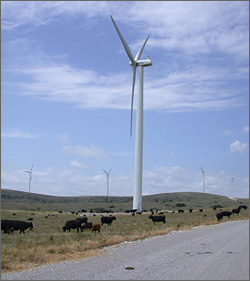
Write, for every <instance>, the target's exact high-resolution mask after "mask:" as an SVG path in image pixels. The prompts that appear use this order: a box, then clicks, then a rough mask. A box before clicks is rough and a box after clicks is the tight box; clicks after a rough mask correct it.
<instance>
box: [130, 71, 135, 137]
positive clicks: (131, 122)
mask: <svg viewBox="0 0 250 281" xmlns="http://www.w3.org/2000/svg"><path fill="white" fill-rule="evenodd" d="M132 71H133V72H132V75H133V80H132V98H131V117H130V137H132V124H133V104H134V91H135V76H136V68H135V67H132Z"/></svg>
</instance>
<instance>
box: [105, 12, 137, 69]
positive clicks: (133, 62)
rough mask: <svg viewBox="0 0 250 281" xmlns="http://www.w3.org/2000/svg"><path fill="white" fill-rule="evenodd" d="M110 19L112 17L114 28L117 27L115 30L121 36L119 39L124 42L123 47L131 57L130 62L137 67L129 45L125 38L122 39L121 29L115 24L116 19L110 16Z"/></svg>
mask: <svg viewBox="0 0 250 281" xmlns="http://www.w3.org/2000/svg"><path fill="white" fill-rule="evenodd" d="M110 17H111V20H112V22H113V24H114V26H115V29H116V31H117V33H118V35H119V37H120V39H121V41H122V44H123V46H124V48H125V51H126V53H127V55H128V57H129V59H130V61H131V62H132V64H133V65H136V61H135V60H134V58H133V55H132V53H131V51H130V49H129V46H128V44H127V43H126V41H125V40H124V38H123V37H122V35H121V32H120V31H119V29H118V27H117V25H116V23H115V21H114V19H113V18H112V16H111V15H110Z"/></svg>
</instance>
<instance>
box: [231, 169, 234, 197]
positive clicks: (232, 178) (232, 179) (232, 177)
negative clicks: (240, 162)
mask: <svg viewBox="0 0 250 281" xmlns="http://www.w3.org/2000/svg"><path fill="white" fill-rule="evenodd" d="M231 181H232V187H233V198H234V176H233V175H232V174H231Z"/></svg>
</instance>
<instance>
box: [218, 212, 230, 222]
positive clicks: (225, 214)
mask: <svg viewBox="0 0 250 281" xmlns="http://www.w3.org/2000/svg"><path fill="white" fill-rule="evenodd" d="M231 215H232V212H230V211H222V212H219V213H217V214H216V217H217V219H218V221H219V220H220V219H222V218H223V217H228V218H230V216H231Z"/></svg>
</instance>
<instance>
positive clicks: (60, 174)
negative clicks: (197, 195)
mask: <svg viewBox="0 0 250 281" xmlns="http://www.w3.org/2000/svg"><path fill="white" fill-rule="evenodd" d="M230 176H231V174H230V173H226V172H218V173H217V174H216V173H214V174H212V173H210V172H209V171H207V173H206V192H208V193H213V194H221V195H225V196H231V195H232V188H231V182H230ZM235 180H236V181H237V190H236V189H235V196H236V197H245V198H246V197H248V196H249V194H248V192H249V179H248V178H245V177H243V178H242V179H241V178H240V177H239V176H237V177H235ZM1 183H2V188H7V189H17V190H22V191H28V177H27V175H26V174H25V173H23V172H22V171H21V170H11V171H5V170H4V171H2V175H1ZM133 186H134V182H133V176H132V175H131V174H115V172H113V173H112V174H111V176H110V189H109V191H110V193H109V194H110V195H111V196H133ZM106 190H107V185H106V176H105V175H104V173H102V172H100V173H97V174H93V175H87V174H84V173H79V172H77V170H75V169H73V170H72V171H71V170H68V169H62V170H58V169H55V168H48V169H47V170H45V171H34V173H33V177H32V184H31V191H32V192H34V193H41V194H48V195H58V196H81V195H103V196H105V195H106ZM202 191H203V187H202V177H201V174H200V172H197V173H192V172H190V171H188V170H187V169H185V168H184V167H180V166H172V167H171V166H170V167H164V166H162V167H154V168H152V169H150V170H145V171H144V172H143V195H147V194H157V193H169V192H202Z"/></svg>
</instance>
